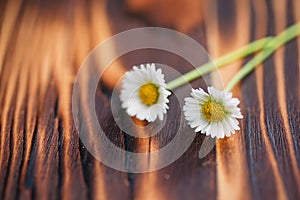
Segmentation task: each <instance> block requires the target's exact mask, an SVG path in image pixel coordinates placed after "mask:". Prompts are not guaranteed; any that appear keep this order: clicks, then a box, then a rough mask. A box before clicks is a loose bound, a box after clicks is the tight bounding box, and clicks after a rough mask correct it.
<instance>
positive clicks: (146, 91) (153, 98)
mask: <svg viewBox="0 0 300 200" xmlns="http://www.w3.org/2000/svg"><path fill="white" fill-rule="evenodd" d="M139 97H140V99H141V101H142V102H143V104H145V105H147V106H151V105H153V104H155V103H156V102H157V101H158V97H159V92H158V87H157V86H156V85H155V84H153V83H146V84H144V85H142V87H141V88H140V90H139Z"/></svg>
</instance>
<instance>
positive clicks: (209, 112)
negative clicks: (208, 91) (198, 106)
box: [201, 101, 226, 122]
mask: <svg viewBox="0 0 300 200" xmlns="http://www.w3.org/2000/svg"><path fill="white" fill-rule="evenodd" d="M201 111H202V113H203V115H204V117H205V119H206V120H208V121H210V122H218V121H221V120H222V119H224V117H225V114H226V112H225V110H224V107H223V106H222V105H220V104H218V103H216V102H213V101H207V102H205V103H204V105H203V106H202V110H201Z"/></svg>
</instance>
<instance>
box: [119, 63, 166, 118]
mask: <svg viewBox="0 0 300 200" xmlns="http://www.w3.org/2000/svg"><path fill="white" fill-rule="evenodd" d="M170 94H171V92H169V91H168V90H166V83H165V79H164V75H163V74H162V70H161V69H157V70H156V69H155V64H153V63H152V64H146V66H145V65H140V68H138V67H136V66H134V67H133V70H132V71H130V72H126V73H125V76H124V79H123V88H122V90H121V94H120V99H121V101H122V108H124V109H126V112H127V113H128V115H130V116H136V118H138V119H140V120H147V121H148V122H153V121H155V120H156V118H157V117H158V118H159V119H160V120H163V115H164V113H166V112H167V109H168V108H169V107H168V105H167V103H168V102H169V100H168V96H169V95H170Z"/></svg>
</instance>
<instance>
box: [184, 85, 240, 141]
mask: <svg viewBox="0 0 300 200" xmlns="http://www.w3.org/2000/svg"><path fill="white" fill-rule="evenodd" d="M191 95H192V97H187V98H185V105H184V106H183V111H184V115H185V118H186V120H187V121H188V124H189V125H190V126H191V128H195V132H200V131H201V133H202V134H206V135H207V136H208V135H210V136H211V137H212V138H214V137H216V138H224V137H225V136H230V135H231V134H233V133H234V132H235V130H240V127H239V122H238V120H237V119H241V118H243V116H242V114H241V111H240V108H238V107H237V106H238V104H239V103H240V101H239V100H238V99H237V98H232V93H231V92H226V91H219V90H217V89H215V88H213V87H208V93H206V92H205V91H204V90H203V89H201V88H199V89H192V93H191Z"/></svg>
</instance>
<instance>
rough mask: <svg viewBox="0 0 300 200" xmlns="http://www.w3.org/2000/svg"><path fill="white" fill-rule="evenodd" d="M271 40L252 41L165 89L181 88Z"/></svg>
mask: <svg viewBox="0 0 300 200" xmlns="http://www.w3.org/2000/svg"><path fill="white" fill-rule="evenodd" d="M271 40H272V37H266V38H263V39H260V40H257V41H254V42H252V43H250V44H248V45H246V46H244V47H242V48H240V49H238V50H235V51H233V52H231V53H229V54H226V55H225V56H222V57H220V58H218V59H216V60H214V61H213V62H208V63H206V64H204V65H201V66H200V67H197V68H196V69H194V70H192V71H190V72H188V73H186V74H184V75H182V76H180V77H178V78H176V79H174V80H172V81H171V82H169V83H168V84H167V89H168V90H172V89H175V88H177V87H179V86H182V85H184V84H186V83H188V82H190V81H192V80H194V79H196V78H199V77H201V76H203V75H205V74H207V73H209V72H211V71H213V70H214V69H216V68H220V67H222V66H224V65H226V64H228V63H230V62H233V61H235V60H238V59H240V58H243V57H245V56H248V55H250V54H252V53H254V52H256V51H259V50H261V49H262V48H264V47H265V46H266V44H268V43H269V42H270V41H271Z"/></svg>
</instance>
